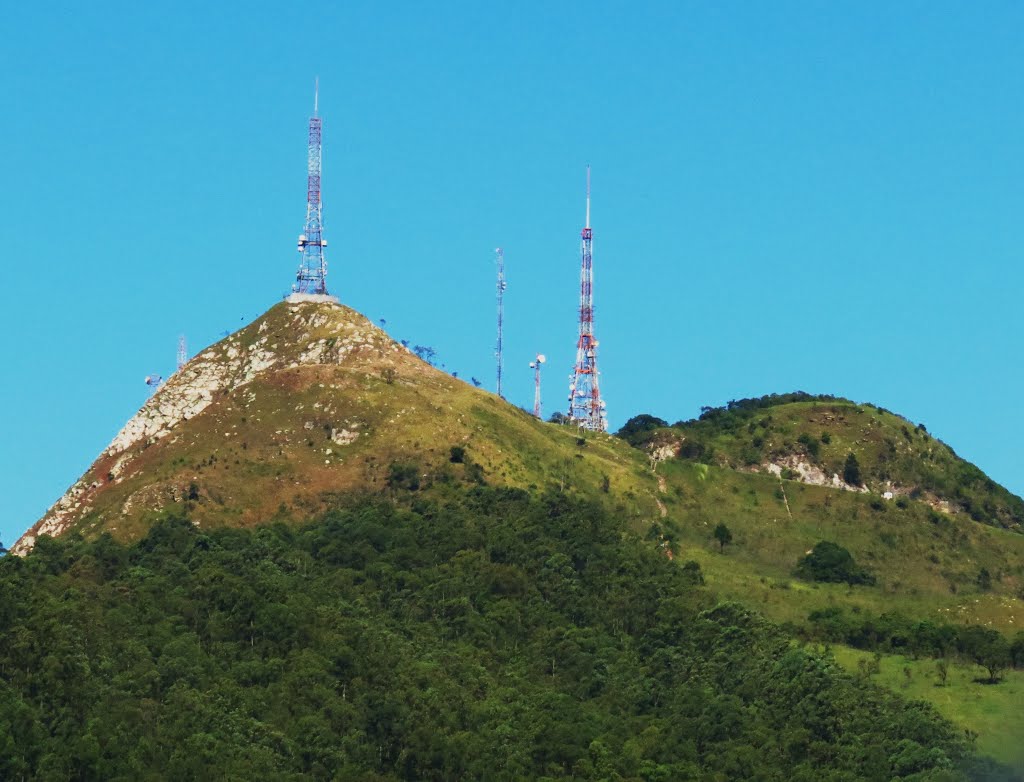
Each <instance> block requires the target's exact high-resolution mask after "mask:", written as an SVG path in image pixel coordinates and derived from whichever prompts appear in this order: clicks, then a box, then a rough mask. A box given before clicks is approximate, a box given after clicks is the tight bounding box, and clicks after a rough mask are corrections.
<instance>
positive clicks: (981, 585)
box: [977, 567, 992, 592]
mask: <svg viewBox="0 0 1024 782" xmlns="http://www.w3.org/2000/svg"><path fill="white" fill-rule="evenodd" d="M977 581H978V589H980V590H981V591H982V592H988V591H989V590H990V589H991V588H992V574H991V573H989V572H988V568H986V567H983V568H982V569H981V570H979V571H978V579H977Z"/></svg>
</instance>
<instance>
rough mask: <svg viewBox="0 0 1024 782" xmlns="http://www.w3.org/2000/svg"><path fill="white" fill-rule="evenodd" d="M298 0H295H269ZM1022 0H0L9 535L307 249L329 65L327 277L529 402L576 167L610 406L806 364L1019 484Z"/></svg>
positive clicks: (2, 392) (573, 268)
mask: <svg viewBox="0 0 1024 782" xmlns="http://www.w3.org/2000/svg"><path fill="white" fill-rule="evenodd" d="M286 6H287V7H286ZM1022 23H1024V6H1022V5H1021V4H1020V3H1010V2H1005V3H1001V2H986V3H984V4H975V3H967V2H963V3H943V2H934V1H929V2H901V3H895V4H894V3H881V2H877V3H864V2H834V3H816V2H804V3H792V2H777V3H740V2H724V3H690V2H666V3H657V2H648V3H627V2H621V3H620V2H614V3H612V2H589V3H585V4H584V3H557V4H556V3H540V2H515V3H479V2H443V3H414V2H396V3H392V4H390V5H387V6H385V5H384V4H380V3H370V2H364V3H355V2H353V3H344V4H334V3H324V4H320V3H316V2H307V3H302V4H283V3H259V2H246V3H244V4H243V3H231V2H225V3H192V2H181V3H173V4H172V3H152V4H149V3H105V2H98V3H94V4H88V5H86V4H80V3H65V4H60V3H58V4H56V5H54V4H47V5H40V4H29V3H20V4H17V5H14V4H8V5H7V6H6V7H5V12H4V20H3V30H2V31H0V100H2V105H3V107H4V112H3V121H2V122H0V150H2V154H3V167H2V173H0V239H2V248H3V250H2V252H3V254H4V256H5V259H4V263H3V264H2V271H0V274H2V276H3V277H2V283H3V289H4V291H5V293H6V296H5V301H4V305H3V307H2V308H0V328H2V333H3V335H4V339H3V346H4V361H3V367H4V369H3V382H2V383H0V426H2V431H3V448H2V449H0V476H2V477H0V481H2V483H0V540H3V541H4V542H5V543H7V544H10V543H12V542H13V541H14V539H15V538H16V537H17V536H18V535H19V534H20V533H21V532H22V531H23V530H24V529H25V528H27V527H28V526H29V525H30V524H31V523H32V522H33V521H34V520H35V519H36V518H37V517H38V516H39V515H41V513H42V512H43V511H44V510H45V509H46V507H48V506H49V505H50V504H51V503H52V502H53V501H54V500H56V499H57V498H58V497H59V495H60V494H61V493H62V492H63V491H64V489H65V488H66V487H67V486H68V485H69V484H71V483H72V482H73V481H74V480H75V479H76V478H77V477H78V476H79V475H80V474H81V473H82V472H83V471H84V470H85V469H86V468H87V467H88V465H89V463H90V462H91V461H92V459H93V458H94V457H95V456H96V455H97V454H98V453H99V451H100V450H101V449H102V448H104V447H105V446H106V445H107V443H108V442H109V441H110V439H111V438H112V437H113V436H114V434H115V433H116V432H117V430H118V429H119V428H120V427H121V426H122V425H123V423H124V422H125V421H126V420H127V419H128V418H129V417H130V416H131V415H132V414H133V413H134V411H135V410H136V409H137V408H138V407H139V406H140V405H141V404H142V402H143V401H144V400H145V397H146V388H145V386H144V384H143V378H144V376H145V375H146V374H148V373H150V372H160V373H164V374H167V373H168V372H170V371H171V370H172V369H173V365H174V355H175V348H176V341H177V336H178V334H179V333H185V334H186V335H187V337H188V340H189V346H190V349H191V350H192V351H193V352H195V351H197V350H198V349H200V348H202V347H204V346H205V345H207V344H209V343H211V342H212V341H215V340H216V339H218V338H219V335H220V333H221V332H223V331H225V330H234V329H235V328H237V327H239V326H241V325H243V324H244V323H246V322H248V321H250V320H251V319H253V318H255V317H257V316H258V315H259V314H261V313H262V312H263V311H264V310H266V309H267V308H268V307H269V306H271V305H272V304H273V303H274V302H275V301H277V300H279V299H280V297H281V295H282V294H283V293H284V292H285V291H286V290H287V289H288V287H289V285H290V284H291V281H292V278H293V275H294V270H295V266H296V263H297V260H298V259H297V253H296V252H295V250H294V242H295V237H296V236H297V235H298V233H299V232H300V230H301V228H302V222H303V218H304V214H305V211H304V210H305V204H304V195H305V191H304V187H305V181H304V179H305V170H304V167H305V148H304V145H305V132H306V122H307V117H308V114H309V111H310V108H311V104H312V85H313V79H314V77H315V76H319V77H320V84H321V92H320V106H321V114H322V116H323V117H324V143H325V148H324V180H323V192H324V204H325V221H326V237H327V238H328V240H329V242H330V247H329V261H330V277H329V287H330V288H331V290H332V292H333V293H336V294H337V295H338V296H339V297H340V298H341V299H342V301H344V302H345V303H347V304H349V305H351V306H353V307H355V308H356V309H358V310H360V311H362V312H364V313H365V314H366V315H368V316H369V317H370V318H372V319H373V320H377V319H378V318H381V317H383V318H386V319H387V328H388V330H389V331H390V332H391V333H392V334H393V335H394V336H395V337H396V338H405V339H410V340H411V341H413V342H414V343H419V344H425V345H431V346H433V347H435V348H436V349H437V351H438V353H439V355H440V357H441V360H442V361H444V363H445V364H446V365H447V368H448V369H450V370H452V369H454V370H457V371H459V373H460V376H462V377H469V376H471V375H475V376H476V377H478V378H480V379H481V380H483V381H485V383H486V384H487V386H488V387H490V388H493V382H494V381H493V377H494V365H493V359H492V351H493V343H494V333H493V323H494V263H493V249H494V247H496V246H498V245H501V246H503V247H504V248H505V252H506V261H507V267H508V279H509V289H508V294H507V314H506V319H507V335H506V346H507V347H506V356H507V359H506V377H507V390H508V396H509V397H510V399H511V400H512V401H515V402H517V403H520V404H524V405H528V404H530V403H531V400H532V385H531V382H532V377H531V373H530V370H529V368H528V366H527V365H528V363H529V361H530V359H531V358H532V356H533V354H534V353H535V352H537V351H541V352H544V353H546V354H547V356H548V359H549V360H548V364H547V366H546V369H545V411H546V412H548V413H550V412H551V411H552V410H553V409H555V408H556V407H557V408H561V407H562V406H563V400H564V398H565V389H566V387H567V381H568V373H569V370H570V368H571V364H572V361H573V356H574V345H575V329H576V324H575V310H576V306H577V301H576V297H577V285H578V269H579V266H578V264H579V258H578V251H579V246H578V243H579V229H580V227H581V224H582V220H583V206H584V204H583V185H584V167H585V165H586V164H587V163H590V164H591V165H592V166H593V172H594V173H593V182H594V184H593V190H594V206H593V226H594V264H595V278H596V280H595V299H596V331H597V334H598V337H599V339H600V341H601V345H602V349H601V355H600V363H601V369H602V372H603V374H602V388H603V391H604V394H605V396H606V399H607V403H608V410H609V416H610V420H611V424H612V426H613V427H618V426H620V425H621V424H622V423H623V422H624V421H625V420H626V419H627V418H628V417H629V416H631V415H633V414H635V413H638V412H651V413H656V414H658V415H661V416H662V417H665V418H667V419H669V420H673V421H674V420H677V419H681V418H690V417H692V416H694V415H696V414H698V413H699V409H700V406H701V405H705V404H721V403H723V402H725V401H727V400H729V399H731V398H739V397H744V396H752V395H760V394H762V393H768V392H773V391H789V390H794V389H803V390H806V391H811V392H818V393H835V394H840V395H844V396H849V397H852V398H854V399H856V400H859V401H872V402H876V403H878V404H880V405H882V406H885V407H887V408H890V409H892V410H894V411H896V412H900V413H902V414H904V415H906V416H907V417H909V418H910V419H912V420H913V421H915V422H917V421H923V422H924V423H926V424H927V426H928V427H929V429H930V431H932V432H933V433H934V434H936V435H938V436H939V437H941V438H943V439H944V440H946V441H947V442H948V443H950V444H951V445H952V446H953V447H954V448H955V449H956V450H957V452H958V453H960V454H961V455H963V456H965V457H967V458H969V459H971V460H972V461H974V462H976V463H977V464H978V465H979V466H981V467H982V468H983V469H984V470H986V471H988V472H989V473H990V474H991V475H992V476H993V477H995V478H996V479H997V480H999V481H1001V482H1003V483H1005V484H1006V485H1008V486H1009V487H1010V488H1011V489H1013V490H1014V491H1017V492H1022V491H1024V476H1022V475H1021V473H1020V470H1019V464H1020V460H1019V458H1018V452H1019V450H1020V444H1021V443H1022V442H1024V413H1022V412H1021V406H1020V404H1019V402H1018V401H1017V400H1018V396H1019V388H1020V385H1021V381H1022V370H1021V361H1020V351H1019V349H1018V335H1019V334H1020V333H1021V327H1022V325H1024V324H1022V320H1024V316H1022V314H1021V308H1020V307H1019V305H1018V298H1019V291H1020V290H1021V287H1022V282H1024V280H1022V278H1024V272H1022V270H1021V263H1020V260H1021V255H1022V249H1024V235H1022V229H1021V225H1022V221H1021V215H1022V214H1024V192H1022V188H1021V183H1022V182H1024V157H1022V155H1021V154H1020V150H1021V139H1024V115H1022V110H1021V101H1020V76H1021V73H1022V72H1024V48H1022V47H1021V45H1020V31H1021V29H1022Z"/></svg>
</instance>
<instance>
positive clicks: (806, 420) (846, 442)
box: [623, 392, 1024, 532]
mask: <svg viewBox="0 0 1024 782" xmlns="http://www.w3.org/2000/svg"><path fill="white" fill-rule="evenodd" d="M658 424H664V422H662V421H660V420H659V419H653V418H652V417H649V416H648V417H646V418H644V419H643V420H641V421H634V424H633V428H632V430H631V429H630V428H629V424H627V428H626V430H625V431H624V432H623V435H624V436H625V438H626V439H627V440H629V441H630V442H632V443H633V444H634V445H643V444H645V443H649V442H652V441H654V440H661V441H666V442H671V441H672V440H673V438H675V440H676V442H677V443H678V455H679V456H680V457H682V458H684V459H689V460H692V461H698V462H702V463H704V464H711V465H718V466H723V467H731V468H733V469H738V470H746V471H757V472H771V473H774V474H776V475H782V476H783V477H785V478H791V479H795V480H800V481H803V482H805V483H811V484H815V485H822V486H831V487H833V488H842V489H848V490H854V491H870V492H873V493H875V494H879V495H882V494H886V493H888V494H891V495H892V497H893V498H894V499H897V498H906V499H911V500H919V501H922V502H925V503H927V504H929V505H931V506H932V507H934V508H936V509H937V510H941V511H942V512H944V513H947V514H963V515H966V516H968V517H970V518H971V519H973V520H974V521H978V522H981V523H984V524H990V525H992V526H995V527H1002V528H1004V529H1011V530H1014V531H1017V532H1020V531H1022V525H1024V500H1022V499H1021V498H1020V497H1018V496H1016V495H1014V494H1012V493H1011V492H1009V491H1007V490H1006V489H1005V488H1004V487H1002V486H1000V485H999V484H997V483H996V482H995V481H993V480H992V479H991V478H989V477H988V476H987V475H985V473H983V472H982V471H981V470H980V469H978V467H976V466H975V465H973V464H971V463H970V462H967V461H965V460H963V459H961V458H960V457H958V456H957V455H956V453H955V452H954V451H953V449H952V448H950V447H949V446H948V445H947V444H945V443H943V442H942V441H941V440H938V439H936V438H934V437H932V436H931V435H930V434H929V433H928V430H927V429H926V427H925V426H924V425H923V424H916V425H915V424H914V423H912V422H911V421H909V420H908V419H906V418H903V417H901V416H899V415H896V414H894V413H891V412H889V411H888V410H885V409H883V408H880V407H877V406H875V405H871V404H857V403H855V402H851V401H849V400H847V399H841V398H838V397H832V396H812V395H810V394H805V393H802V392H795V393H792V394H772V395H769V396H764V397H760V398H755V399H740V400H735V401H732V402H729V403H728V404H727V405H726V406H724V407H706V408H704V409H703V412H702V414H701V416H700V418H698V419H696V420H693V421H680V422H678V423H676V424H674V425H673V426H672V427H667V426H659V425H658ZM851 457H852V458H851Z"/></svg>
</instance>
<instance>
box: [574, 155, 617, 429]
mask: <svg viewBox="0 0 1024 782" xmlns="http://www.w3.org/2000/svg"><path fill="white" fill-rule="evenodd" d="M580 239H581V242H580V244H581V252H582V259H581V266H580V336H579V340H578V341H577V342H576V366H575V367H574V368H573V373H572V375H571V383H570V385H569V420H570V421H572V422H573V423H575V424H577V425H578V426H579V427H580V428H582V429H589V430H590V431H593V432H604V431H605V430H607V428H608V422H607V420H606V418H605V409H604V400H603V399H601V391H600V390H599V388H598V377H599V373H598V371H597V345H598V342H597V340H596V339H595V338H594V261H593V240H594V232H593V230H592V229H591V227H590V166H587V220H586V225H584V227H583V231H582V232H581V233H580Z"/></svg>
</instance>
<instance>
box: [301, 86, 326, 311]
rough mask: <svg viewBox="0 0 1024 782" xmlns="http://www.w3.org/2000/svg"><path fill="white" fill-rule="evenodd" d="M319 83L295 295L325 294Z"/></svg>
mask: <svg viewBox="0 0 1024 782" xmlns="http://www.w3.org/2000/svg"><path fill="white" fill-rule="evenodd" d="M319 103H320V82H319V80H317V85H316V92H315V94H314V97H313V116H312V117H310V118H309V144H308V148H307V164H306V169H307V172H306V228H305V230H304V231H303V233H302V234H300V235H299V253H300V254H301V255H302V259H301V260H300V261H299V271H298V273H297V274H296V275H295V285H293V286H292V290H293V291H294V292H296V293H312V294H320V295H326V293H327V259H326V258H325V257H324V248H325V247H326V246H327V242H326V241H325V240H324V223H323V204H322V203H321V200H320V153H321V148H320V135H321V134H320V130H321V123H322V120H321V119H320V116H319V111H318V109H319Z"/></svg>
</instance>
